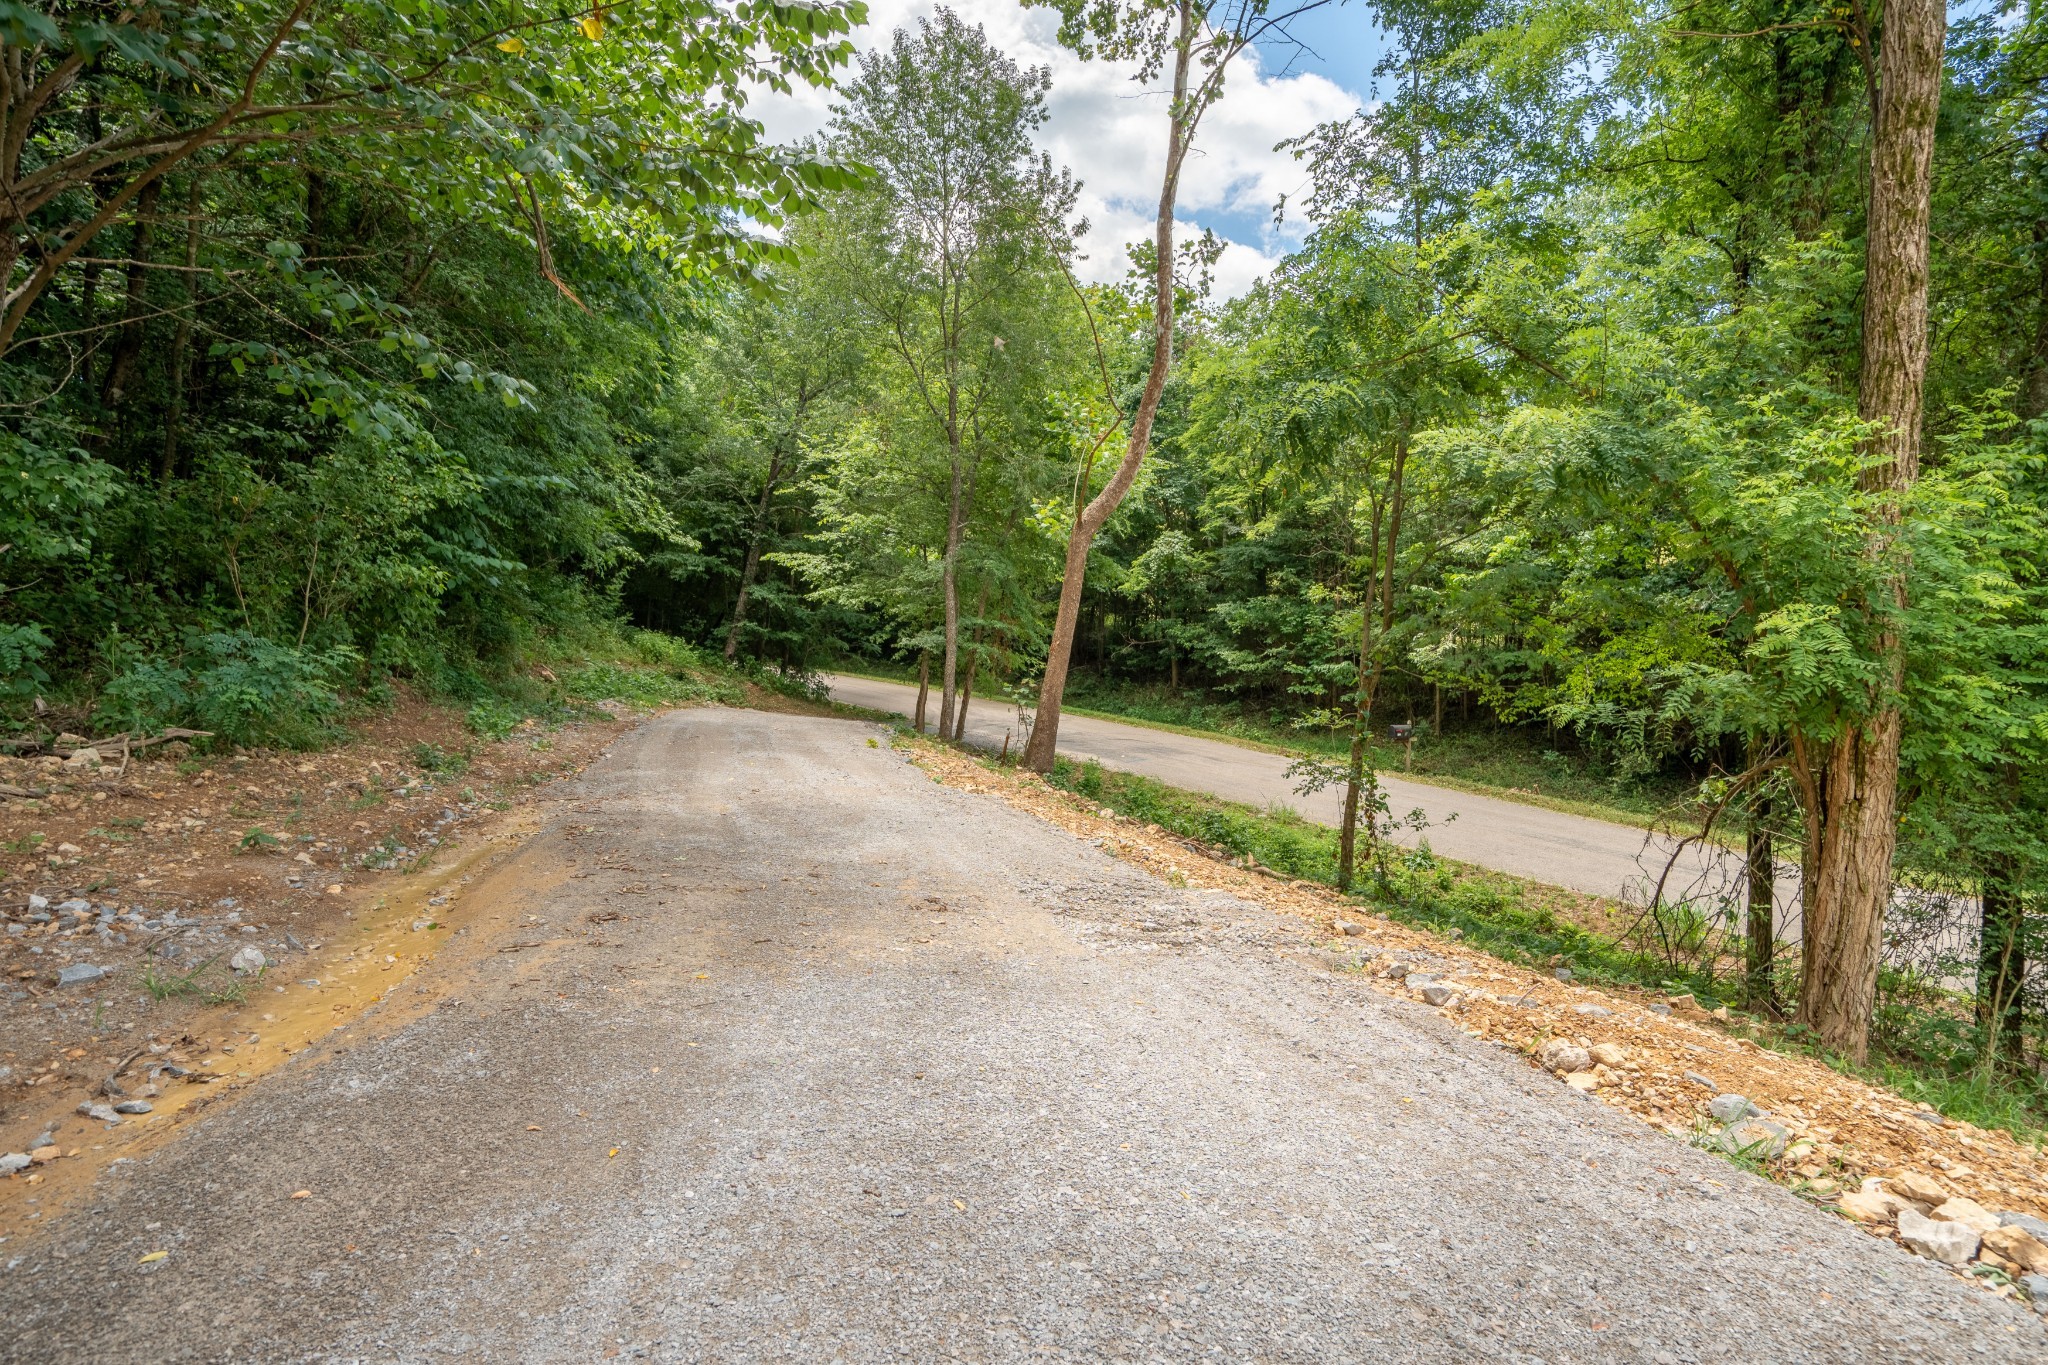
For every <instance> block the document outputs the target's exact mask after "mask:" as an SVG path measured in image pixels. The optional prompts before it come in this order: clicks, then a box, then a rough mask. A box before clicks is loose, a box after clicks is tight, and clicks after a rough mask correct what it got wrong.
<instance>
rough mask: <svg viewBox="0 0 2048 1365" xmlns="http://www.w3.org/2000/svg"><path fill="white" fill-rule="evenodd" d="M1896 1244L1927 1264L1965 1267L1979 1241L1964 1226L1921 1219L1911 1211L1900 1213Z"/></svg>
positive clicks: (1971, 1229) (1969, 1228) (1974, 1233)
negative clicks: (1903, 1244)
mask: <svg viewBox="0 0 2048 1365" xmlns="http://www.w3.org/2000/svg"><path fill="white" fill-rule="evenodd" d="M1899 1240H1900V1241H1902V1242H1904V1243H1905V1244H1906V1246H1907V1247H1908V1248H1909V1249H1911V1250H1913V1251H1916V1252H1918V1253H1920V1254H1921V1255H1922V1256H1925V1257H1926V1258H1927V1259H1928V1260H1930V1261H1940V1262H1941V1263H1942V1264H1943V1265H1968V1264H1969V1263H1970V1261H1971V1259H1972V1258H1973V1257H1975V1256H1976V1254H1977V1246H1978V1243H1980V1242H1981V1241H1982V1240H1983V1239H1982V1238H1980V1237H1979V1236H1978V1235H1977V1230H1976V1229H1975V1228H1973V1227H1970V1226H1968V1225H1967V1224H1963V1223H1951V1222H1948V1221H1946V1220H1945V1219H1935V1218H1923V1217H1921V1216H1920V1215H1919V1214H1918V1213H1916V1212H1915V1211H1914V1210H1912V1209H1900V1210H1899Z"/></svg>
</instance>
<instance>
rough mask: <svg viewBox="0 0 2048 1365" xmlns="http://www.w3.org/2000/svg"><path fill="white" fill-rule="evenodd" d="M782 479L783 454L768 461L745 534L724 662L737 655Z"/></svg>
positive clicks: (773, 456) (726, 635)
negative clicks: (745, 544) (778, 485)
mask: <svg viewBox="0 0 2048 1365" xmlns="http://www.w3.org/2000/svg"><path fill="white" fill-rule="evenodd" d="M781 478H782V451H781V450H780V449H777V450H776V452H775V453H774V454H773V455H771V456H769V458H768V478H767V480H766V481H765V482H764V483H763V484H762V485H761V501H760V502H759V503H757V504H755V506H754V525H753V529H752V530H751V531H750V532H748V534H747V558H746V562H745V564H743V565H742V566H741V568H740V591H739V596H738V597H736V598H734V599H733V604H732V624H731V625H730V626H728V627H727V628H726V632H725V661H726V662H727V663H731V662H732V661H733V657H734V655H736V654H737V653H738V652H739V647H740V627H741V626H743V625H745V624H746V620H747V595H748V594H749V593H751V592H752V591H753V588H754V579H755V577H756V575H758V574H759V573H760V571H761V546H762V544H763V543H765V542H766V540H767V539H768V512H769V509H770V507H771V506H772V505H773V502H774V498H775V485H776V483H777V482H778V481H780V480H781Z"/></svg>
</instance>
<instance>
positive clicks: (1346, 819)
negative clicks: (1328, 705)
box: [1337, 498, 1391, 891]
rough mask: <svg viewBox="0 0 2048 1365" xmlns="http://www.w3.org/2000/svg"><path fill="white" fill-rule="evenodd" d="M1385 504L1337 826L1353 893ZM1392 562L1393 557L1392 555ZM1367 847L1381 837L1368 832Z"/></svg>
mask: <svg viewBox="0 0 2048 1365" xmlns="http://www.w3.org/2000/svg"><path fill="white" fill-rule="evenodd" d="M1384 510H1385V504H1383V503H1382V502H1381V501H1380V500H1379V499H1377V498H1375V499H1374V500H1373V505H1372V540H1371V542H1370V548H1369V550H1368V553H1370V555H1371V556H1372V567H1371V568H1370V569H1368V570H1367V572H1366V579H1365V591H1364V592H1362V593H1360V594H1359V595H1358V692H1357V695H1356V696H1355V697H1354V698H1353V702H1352V706H1353V709H1352V713H1351V761H1350V764H1349V766H1348V767H1346V768H1345V770H1344V816H1343V819H1342V820H1341V821H1340V822H1339V824H1338V826H1337V889H1338V890H1339V891H1349V890H1350V889H1351V884H1352V882H1353V880H1355V878H1356V875H1357V870H1358V809H1359V805H1360V798H1361V796H1362V794H1363V793H1364V791H1365V789H1366V780H1365V774H1366V763H1367V759H1368V754H1367V746H1368V745H1369V744H1370V743H1371V742H1372V705H1373V697H1374V694H1375V693H1376V692H1378V690H1379V662H1378V660H1377V659H1376V658H1375V657H1374V655H1373V612H1374V607H1375V605H1376V604H1381V603H1383V601H1384V599H1383V597H1382V594H1381V592H1380V584H1379V577H1380V520H1381V516H1382V513H1383V512H1384ZM1389 558H1390V559H1391V555H1390V556H1389ZM1366 833H1367V840H1366V842H1367V846H1368V847H1370V846H1371V845H1372V843H1373V842H1374V840H1375V839H1376V838H1377V835H1378V831H1377V830H1368V831H1367V832H1366Z"/></svg>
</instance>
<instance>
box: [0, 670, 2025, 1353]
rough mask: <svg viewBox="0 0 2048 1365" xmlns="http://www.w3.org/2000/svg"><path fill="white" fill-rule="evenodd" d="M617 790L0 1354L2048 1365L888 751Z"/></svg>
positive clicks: (1248, 915) (512, 865)
mask: <svg viewBox="0 0 2048 1365" xmlns="http://www.w3.org/2000/svg"><path fill="white" fill-rule="evenodd" d="M876 740H879V741H880V742H879V743H871V741H876ZM576 796H577V798H578V803H577V804H576V805H574V806H573V807H569V808H566V809H564V810H563V811H562V813H561V815H560V818H558V819H557V820H556V821H555V823H554V824H553V825H552V826H551V827H550V829H549V830H548V831H547V832H546V833H544V834H543V835H542V836H540V837H539V838H537V839H536V840H535V841H534V842H533V843H532V844H530V845H529V846H528V847H527V848H526V849H525V850H524V851H523V852H522V853H521V854H520V855H518V856H517V857H516V858H514V859H512V860H510V861H509V862H507V863H506V864H504V865H503V866H502V867H501V868H500V869H499V870H498V871H497V872H495V873H494V874H493V875H492V876H490V877H489V878H488V879H485V880H481V881H479V882H478V883H477V884H475V885H474V886H472V887H471V888H470V889H469V890H467V891H466V892H465V893H464V894H463V895H462V896H461V897H460V898H459V900H458V901H457V902H456V903H455V904H452V905H450V906H449V907H447V914H448V916H449V920H450V922H451V923H454V924H456V925H458V926H460V927H462V928H465V929H468V930H469V931H470V933H469V935H468V936H467V941H468V942H469V943H470V945H471V947H470V950H469V952H468V955H467V957H466V958H463V957H461V955H459V954H456V953H454V952H452V951H451V952H449V953H447V954H444V959H446V960H444V961H443V962H440V963H437V964H436V965H435V967H434V968H433V969H432V970H431V972H429V973H427V974H426V975H428V976H431V977H432V978H433V980H432V983H431V984H432V985H433V987H434V989H436V990H439V991H441V992H443V993H444V998H442V999H441V1000H440V1001H439V1002H438V1007H437V1008H433V1009H431V1010H430V1011H424V1012H419V1013H416V1014H415V1015H413V1016H412V1017H410V1018H407V1019H403V1020H400V1019H396V1018H394V1019H392V1020H391V1021H390V1022H388V1023H387V1024H386V1025H384V1026H382V1027H379V1026H378V1025H376V1024H375V1023H374V1022H372V1023H368V1024H364V1025H360V1026H358V1027H357V1028H356V1029H355V1030H354V1031H353V1032H352V1033H350V1034H348V1035H345V1036H342V1037H339V1038H337V1039H335V1040H334V1041H332V1042H330V1043H329V1044H327V1045H325V1046H323V1047H322V1048H320V1049H317V1050H316V1051H315V1052H313V1053H309V1054H306V1055H304V1056H301V1057H299V1058H296V1059H294V1060H293V1062H292V1063H291V1064H289V1065H287V1066H285V1067H284V1068H282V1069H280V1070H279V1071H278V1072H276V1073H275V1074H274V1075H273V1076H272V1077H271V1078H269V1079H268V1080H267V1081H265V1082H264V1083H263V1084H262V1085H261V1086H258V1087H255V1088H253V1089H252V1090H251V1091H250V1092H249V1093H248V1094H247V1095H246V1096H245V1097H244V1098H242V1099H241V1100H239V1101H238V1102H237V1103H235V1104H233V1105H232V1106H223V1108H222V1110H220V1111H218V1112H214V1113H212V1114H210V1115H209V1116H208V1117H206V1118H205V1119H203V1120H201V1121H199V1122H198V1123H196V1124H195V1125H194V1126H193V1127H192V1129H191V1130H190V1131H188V1132H187V1133H185V1134H184V1135H183V1136H182V1137H180V1138H179V1139H177V1140H176V1141H173V1142H170V1143H168V1144H166V1145H164V1146H163V1147H162V1148H161V1149H160V1150H159V1151H157V1152H156V1153H155V1154H154V1155H152V1156H149V1157H147V1158H145V1159H144V1160H142V1161H140V1162H136V1163H133V1164H127V1165H122V1166H119V1167H117V1168H115V1170H116V1172H117V1173H114V1174H110V1175H109V1176H108V1177H106V1179H105V1181H104V1183H103V1186H102V1188H101V1190H100V1192H99V1193H98V1195H97V1197H96V1198H95V1199H94V1201H93V1202H92V1203H90V1204H89V1205H87V1206H83V1207H80V1208H78V1209H76V1210H75V1211H73V1212H71V1213H69V1214H67V1215H65V1216H63V1217H61V1218H59V1219H57V1220H54V1223H53V1226H51V1227H49V1228H47V1229H45V1230H43V1231H41V1232H39V1233H36V1234H33V1235H32V1236H31V1237H29V1238H27V1239H20V1240H17V1241H16V1243H15V1244H14V1245H11V1246H7V1247H0V1267H4V1272H0V1315H4V1319H5V1326H6V1330H5V1331H4V1332H0V1359H4V1360H8V1361H38V1362H43V1361H74V1360H76V1361H84V1360H108V1359H115V1360H126V1359H143V1358H147V1359H152V1360H251V1359H261V1360H339V1359H397V1360H432V1359H444V1358H456V1359H513V1360H535V1361H542V1360H545V1361H553V1360H568V1359H575V1360H586V1359H603V1358H608V1357H613V1356H618V1357H625V1358H645V1359H653V1360H664V1361H667V1360H674V1361H684V1360H716V1361H748V1360H803V1361H812V1360H819V1361H827V1360H846V1361H882V1360H916V1361H923V1360H933V1359H963V1360H989V1361H995V1360H1016V1359H1026V1358H1030V1359H1053V1360H1090V1361H1093V1360H1133V1361H1137V1360H1144V1361H1152V1360H1182V1359H1204V1360H1206V1359H1223V1360H1232V1361H1237V1360H1246V1361H1251V1360H1257V1361H1303V1362H1308V1361H1332V1360H1360V1359H1388V1360H1393V1359H1400V1360H1406V1359H1415V1358H1422V1357H1425V1356H1427V1357H1430V1358H1436V1359H1451V1360H1519V1361H1535V1360H1543V1361H1568V1360H1588V1359H1600V1360H1603V1361H1608V1360H1630V1361H1633V1360H1643V1361H1694V1360H1701V1359H1733V1360H1765V1359H1768V1360H1773V1361H1837V1360H1839V1361H1848V1360H1859V1361H1860V1360H1906V1359H1914V1360H1920V1361H1929V1360H1932V1361H1944V1360H1961V1359H1965V1358H1967V1359H1970V1360H1973V1361H1998V1360H2015V1361H2017V1360H2039V1359H2041V1358H2042V1356H2043V1352H2044V1350H2048V1338H2044V1333H2043V1330H2042V1327H2041V1325H2040V1324H2039V1322H2038V1321H2037V1320H2036V1319H2035V1318H2034V1316H2033V1315H2032V1314H2031V1313H2029V1312H2027V1311H2026V1310H2025V1309H2024V1308H2021V1307H2019V1306H2017V1305H2014V1304H2010V1303H2005V1302H2001V1301H1998V1300H1995V1299H1992V1298H1990V1297H1989V1296H1987V1295H1984V1294H1981V1293H1978V1292H1976V1291H1974V1290H1972V1289H1971V1288H1970V1287H1968V1286H1967V1285H1964V1284H1962V1283H1960V1282H1959V1281H1957V1280H1956V1279H1955V1278H1954V1277H1952V1276H1951V1275H1950V1274H1949V1272H1947V1271H1945V1270H1942V1269H1940V1268H1939V1267H1937V1266H1934V1265H1932V1264H1930V1263H1928V1262H1925V1261H1922V1260H1919V1259H1917V1258H1914V1257H1912V1256H1910V1255H1907V1254H1906V1253H1904V1252H1902V1251H1900V1250H1899V1249H1898V1248H1897V1247H1894V1246H1892V1245H1890V1244H1888V1243H1884V1242H1880V1241H1878V1240H1876V1239H1873V1238H1869V1237H1865V1236H1862V1235H1859V1234H1858V1233H1856V1232H1855V1231H1854V1230H1853V1229H1851V1228H1850V1227H1848V1226H1847V1225H1846V1224H1843V1223H1841V1222H1840V1221H1839V1220H1837V1219H1834V1218H1832V1217H1831V1216H1829V1215H1825V1214H1822V1213H1820V1212H1818V1211H1816V1210H1815V1209H1813V1208H1812V1207H1810V1206H1809V1205H1806V1204H1804V1203H1802V1202H1801V1201H1799V1200H1798V1199H1796V1198H1794V1197H1793V1196H1791V1195H1790V1194H1788V1193H1786V1192H1785V1191H1783V1190H1780V1189H1778V1188H1777V1187H1775V1186H1772V1185H1770V1184H1768V1183H1767V1182H1765V1181H1762V1180H1759V1179H1755V1178H1752V1177H1749V1176H1747V1175H1745V1174H1743V1173H1741V1172H1740V1171H1738V1170H1736V1169H1735V1168H1733V1167H1732V1166H1730V1165H1728V1164H1726V1163H1724V1162H1721V1161H1719V1160H1717V1159H1715V1158H1713V1157H1711V1156H1709V1155H1707V1154H1705V1153H1703V1152H1699V1151H1695V1150H1691V1149H1689V1148H1686V1147H1684V1146H1682V1145H1681V1144H1679V1143H1677V1142H1675V1141H1673V1140H1671V1139H1669V1138H1667V1137H1664V1136H1663V1135H1661V1134H1657V1133H1655V1132H1653V1131H1651V1130H1648V1129H1646V1128H1644V1127H1643V1126H1642V1125H1640V1124H1638V1123H1636V1122H1635V1121H1634V1120H1632V1119H1630V1118H1628V1117H1626V1116H1625V1115H1623V1114H1620V1113H1618V1112H1615V1111H1613V1110H1610V1109H1608V1108H1606V1107H1604V1106H1602V1105H1600V1104H1598V1103H1595V1102H1593V1101H1591V1100H1588V1099H1586V1098H1585V1097H1583V1096H1581V1095H1579V1094H1577V1093H1576V1092H1574V1091H1572V1090H1569V1089H1567V1088H1565V1087H1563V1086H1561V1085H1558V1084H1557V1083H1556V1082H1555V1081H1552V1080H1550V1079H1549V1078H1547V1077H1545V1076H1544V1075H1542V1074H1541V1073H1538V1072H1536V1071H1534V1070H1532V1069H1531V1068H1530V1067H1529V1066H1528V1065H1527V1064H1526V1063H1524V1062H1521V1061H1520V1060H1518V1059H1516V1058H1514V1057H1513V1056H1511V1055H1510V1054H1507V1053H1505V1052H1502V1051H1500V1050H1498V1049H1494V1048H1491V1047H1488V1046H1486V1045H1484V1044H1482V1043H1480V1042H1478V1041H1476V1040H1474V1039H1472V1038H1468V1037H1466V1036H1465V1035H1464V1034H1462V1033H1460V1032H1459V1031H1458V1030H1457V1029H1456V1028H1454V1027H1452V1026H1451V1025H1450V1024H1448V1023H1447V1022H1445V1020H1444V1019H1443V1018H1442V1017H1441V1016H1439V1015H1438V1014H1437V1013H1436V1012H1435V1011H1433V1010H1430V1009H1429V1008H1427V1007H1425V1006H1422V1005H1418V1004H1413V1003H1409V1002H1406V1001H1402V1000H1397V999H1391V998H1388V997H1383V996H1377V995H1373V994H1370V993H1368V992H1365V991H1361V990H1359V989H1357V988H1356V986H1355V984H1354V983H1349V982H1345V981H1343V980H1341V979H1339V978H1336V977H1334V976H1332V975H1331V974H1330V973H1328V972H1325V971H1322V970H1320V969H1317V968H1314V967H1312V966H1309V965H1304V964H1302V963H1299V962H1296V961H1292V960H1289V959H1287V958H1286V957H1284V956H1282V955H1281V954H1279V953H1276V952H1275V951H1274V949H1275V947H1276V946H1277V945H1279V944H1281V943H1282V942H1283V941H1284V940H1285V937H1286V932H1285V931H1286V926H1285V925H1283V924H1282V923H1281V920H1280V917H1279V916H1277V915H1275V914H1274V913H1272V912H1270V911H1267V910H1264V909H1262V908H1260V907H1258V906H1256V905H1253V904H1251V903H1250V902H1248V901H1245V900H1240V899H1238V898H1236V897H1234V896H1231V895H1228V894H1224V893H1219V892H1215V891H1195V890H1187V889H1175V888H1173V887H1171V886H1168V885H1167V884H1166V883H1164V882H1161V881H1159V880H1156V879H1154V878H1152V877H1150V876H1147V875H1145V874H1143V873H1142V872H1139V871H1137V870H1136V869H1134V868H1132V867H1130V866H1128V865H1127V864H1124V863H1120V862H1117V861H1115V860H1113V859H1112V858H1110V857H1108V856H1107V855H1105V854H1104V853H1103V852H1102V851H1101V850H1099V849H1097V848H1095V847H1093V846H1091V845H1090V844H1088V843H1087V842H1085V841H1082V840H1078V839H1076V838H1074V837H1072V836H1070V835H1068V834H1065V833H1062V832H1060V831H1058V830H1056V829H1054V828H1052V827H1050V826H1049V825H1047V824H1045V823H1043V822H1041V821H1039V820H1037V819H1035V818H1033V817H1031V816H1030V815H1027V814H1025V813H1023V812H1021V811H1019V810H1016V809H1014V808H1012V807H1009V806H1007V805H1005V804H1003V803H1001V802H1000V801H998V800H996V799H994V798H992V797H989V796H984V795H976V794H972V793H967V792H962V791H959V790H954V789H948V788H944V787H940V786H937V785H934V784H933V783H932V782H931V781H930V780H929V779H928V778H927V777H926V776H925V775H924V774H923V773H921V772H919V771H917V770H916V769H915V768H913V767H911V766H910V765H908V764H907V763H906V762H905V761H904V759H903V758H902V757H901V756H900V755H899V754H897V753H894V752H892V751H891V750H890V749H889V748H888V747H887V741H886V737H885V736H884V732H881V731H879V730H877V729H876V728H875V727H872V726H865V725H859V724H855V723H850V722H844V721H831V720H821V719H813V718H807V717H798V716H788V715H770V714H763V713H758V712H749V711H733V710H698V711H685V712H678V713H673V714H670V715H668V716H665V717H662V718H660V719H659V720H657V721H654V722H652V723H650V724H648V725H646V726H643V727H642V728H640V729H639V730H637V731H635V732H634V733H633V734H632V735H630V736H628V737H626V738H625V739H623V740H622V741H621V742H620V743H619V744H618V745H617V746H616V747H615V749H614V751H613V752H612V754H611V755H610V756H609V757H608V758H607V759H606V760H604V761H603V762H601V763H599V764H597V765H596V766H594V767H593V768H592V769H591V770H590V771H589V772H588V773H587V774H586V776H585V777H584V778H583V779H582V780H581V782H580V789H579V790H578V792H577V793H576ZM157 1252H164V1253H167V1254H165V1255H163V1256H161V1257H156V1256H155V1253H157Z"/></svg>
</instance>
